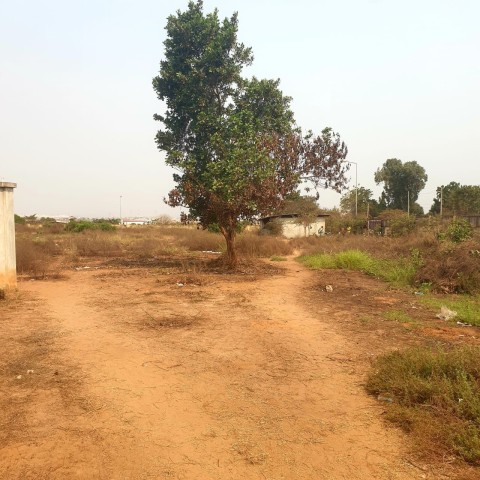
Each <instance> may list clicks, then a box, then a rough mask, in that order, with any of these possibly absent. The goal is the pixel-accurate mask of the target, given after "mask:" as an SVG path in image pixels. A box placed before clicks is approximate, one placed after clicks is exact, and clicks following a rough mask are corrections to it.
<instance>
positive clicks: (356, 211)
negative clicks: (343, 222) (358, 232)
mask: <svg viewBox="0 0 480 480" xmlns="http://www.w3.org/2000/svg"><path fill="white" fill-rule="evenodd" d="M342 163H352V164H353V165H355V217H356V216H357V215H358V169H357V162H351V161H350V160H343V162H342Z"/></svg>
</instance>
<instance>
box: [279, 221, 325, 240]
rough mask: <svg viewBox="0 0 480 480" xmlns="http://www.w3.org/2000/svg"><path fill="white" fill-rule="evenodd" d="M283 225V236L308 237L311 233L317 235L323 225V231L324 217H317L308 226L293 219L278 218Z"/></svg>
mask: <svg viewBox="0 0 480 480" xmlns="http://www.w3.org/2000/svg"><path fill="white" fill-rule="evenodd" d="M280 222H281V223H282V226H283V236H284V237H286V238H299V237H310V236H311V235H319V233H318V232H319V230H320V229H321V228H322V227H323V233H325V219H323V218H319V219H317V220H316V221H315V222H313V223H311V224H310V225H309V226H308V227H306V228H305V227H304V226H303V225H301V224H298V223H296V222H295V220H294V219H291V218H287V219H280Z"/></svg>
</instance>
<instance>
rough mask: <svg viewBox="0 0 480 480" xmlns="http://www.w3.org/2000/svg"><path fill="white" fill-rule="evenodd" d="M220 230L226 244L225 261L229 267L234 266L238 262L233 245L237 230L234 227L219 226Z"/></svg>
mask: <svg viewBox="0 0 480 480" xmlns="http://www.w3.org/2000/svg"><path fill="white" fill-rule="evenodd" d="M220 230H221V232H222V234H223V236H224V237H225V242H226V244H227V262H228V265H229V267H231V268H235V267H236V266H237V264H238V257H237V247H236V245H235V239H236V236H237V232H236V229H235V227H232V226H229V227H220Z"/></svg>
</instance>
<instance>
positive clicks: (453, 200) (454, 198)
mask: <svg viewBox="0 0 480 480" xmlns="http://www.w3.org/2000/svg"><path fill="white" fill-rule="evenodd" d="M442 189H443V193H442ZM442 195H443V213H444V214H446V215H467V214H471V213H476V214H478V213H480V185H460V184H459V183H457V182H450V183H449V184H448V185H445V186H442V187H437V191H436V197H435V198H434V199H433V204H432V207H431V208H430V213H440V203H441V199H442Z"/></svg>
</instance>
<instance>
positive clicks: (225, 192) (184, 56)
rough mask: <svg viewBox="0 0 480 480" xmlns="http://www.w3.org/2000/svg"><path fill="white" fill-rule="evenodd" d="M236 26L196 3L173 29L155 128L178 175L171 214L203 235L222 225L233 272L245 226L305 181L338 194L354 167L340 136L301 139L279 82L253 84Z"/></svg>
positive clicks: (157, 83)
mask: <svg viewBox="0 0 480 480" xmlns="http://www.w3.org/2000/svg"><path fill="white" fill-rule="evenodd" d="M237 29H238V17H237V14H234V15H233V16H232V17H231V18H226V19H224V20H223V21H220V19H219V17H218V11H217V10H214V11H213V12H212V13H209V14H204V12H203V2H202V1H200V0H199V1H196V2H193V1H190V2H189V4H188V8H187V10H186V11H185V12H181V11H177V13H176V14H175V15H171V16H170V17H169V18H168V22H167V27H166V30H167V39H166V40H165V42H164V45H165V56H164V60H162V61H161V63H160V74H159V75H158V76H157V77H155V78H154V79H153V88H154V90H155V91H156V93H157V96H158V98H159V100H161V101H163V102H164V104H165V107H166V109H165V113H164V114H163V115H155V116H154V118H155V119H156V120H158V121H160V122H162V123H163V128H162V129H161V130H159V131H158V133H157V135H156V143H157V146H158V148H159V149H160V150H162V151H165V152H166V163H167V165H170V166H171V167H173V168H174V169H175V170H176V173H175V174H174V181H175V183H176V186H175V188H174V189H173V190H172V191H171V192H170V193H169V195H168V203H169V204H170V205H172V206H185V207H187V208H188V209H189V210H190V213H191V215H193V216H194V217H196V218H198V219H199V221H200V222H201V223H202V225H204V226H208V225H210V224H213V223H217V224H218V225H219V227H220V231H221V232H222V234H223V235H224V236H225V239H226V242H227V253H228V257H229V262H230V263H231V264H235V263H236V260H237V259H236V250H235V233H236V229H237V224H238V223H239V221H241V220H242V219H249V218H252V217H254V216H256V215H258V214H268V213H271V212H273V211H274V210H275V208H277V207H278V206H279V204H281V202H282V201H283V200H284V198H285V197H286V196H287V195H288V194H289V193H291V192H292V191H294V190H295V189H296V188H297V187H298V185H299V184H300V183H301V182H302V181H310V182H311V183H312V185H313V186H314V187H318V186H327V187H331V188H334V189H336V190H340V189H341V188H342V187H343V185H344V184H345V171H346V170H347V168H348V166H347V165H345V164H342V163H341V161H342V160H343V159H344V158H345V157H346V155H347V147H346V146H345V144H344V143H343V142H342V141H341V139H340V137H339V135H338V134H336V133H334V132H333V131H332V130H331V129H325V130H323V132H322V135H321V136H318V137H314V136H313V135H312V134H311V133H309V134H307V135H302V133H301V131H300V130H299V129H298V128H297V127H296V125H295V123H294V118H293V113H292V111H291V109H290V100H291V99H290V98H289V97H287V96H284V95H283V93H282V92H281V91H280V89H279V80H261V79H257V78H255V77H254V78H251V79H247V78H244V77H243V76H242V69H243V68H244V67H245V66H248V65H250V64H251V63H252V61H253V56H252V51H251V49H250V48H247V47H245V46H244V45H243V44H242V43H238V41H237Z"/></svg>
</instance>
